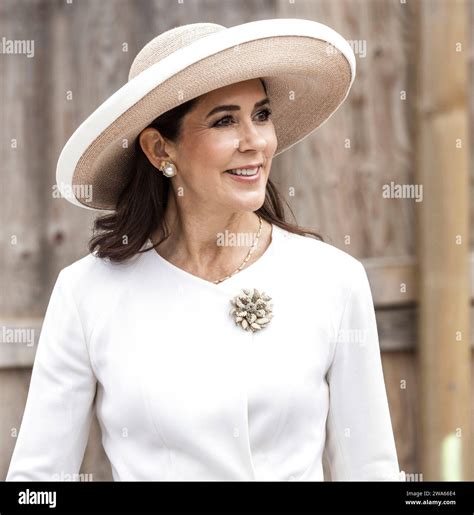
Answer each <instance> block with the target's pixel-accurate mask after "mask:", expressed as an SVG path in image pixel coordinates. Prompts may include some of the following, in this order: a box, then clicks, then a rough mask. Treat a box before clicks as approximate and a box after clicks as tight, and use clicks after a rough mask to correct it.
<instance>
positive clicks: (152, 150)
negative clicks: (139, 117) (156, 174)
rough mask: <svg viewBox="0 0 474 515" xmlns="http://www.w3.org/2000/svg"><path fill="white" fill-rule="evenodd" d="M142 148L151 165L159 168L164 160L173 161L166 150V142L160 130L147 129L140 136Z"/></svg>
mask: <svg viewBox="0 0 474 515" xmlns="http://www.w3.org/2000/svg"><path fill="white" fill-rule="evenodd" d="M138 139H139V143H140V146H141V148H142V150H143V152H144V154H145V155H146V156H147V158H148V160H149V161H150V163H151V164H152V165H153V166H154V167H155V168H158V167H159V166H160V163H161V161H162V160H164V159H165V160H166V159H171V157H170V156H169V155H168V153H167V152H166V150H165V147H166V142H165V140H164V138H163V136H161V134H160V132H159V131H158V129H155V128H153V127H147V128H146V129H143V130H142V132H140V134H139V135H138Z"/></svg>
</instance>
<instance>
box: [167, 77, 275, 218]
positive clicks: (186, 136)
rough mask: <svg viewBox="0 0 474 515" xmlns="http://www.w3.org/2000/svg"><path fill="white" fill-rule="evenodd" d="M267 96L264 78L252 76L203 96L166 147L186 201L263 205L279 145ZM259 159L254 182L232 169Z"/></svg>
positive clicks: (241, 207) (244, 207)
mask: <svg viewBox="0 0 474 515" xmlns="http://www.w3.org/2000/svg"><path fill="white" fill-rule="evenodd" d="M265 98H266V95H265V90H264V89H263V85H262V83H261V81H260V79H251V80H247V81H244V82H239V83H236V84H231V85H229V86H225V87H223V88H219V89H217V90H214V91H212V92H210V93H207V94H206V95H203V96H202V97H200V98H199V102H198V103H197V104H196V105H195V106H194V108H193V109H192V110H191V111H190V112H188V113H187V114H186V116H185V117H184V118H183V121H182V129H181V139H180V141H179V142H178V143H177V144H176V145H174V144H171V145H170V143H169V142H166V146H165V150H166V151H167V153H168V154H169V156H170V158H171V160H172V161H173V162H174V163H175V164H176V166H177V170H178V173H177V175H176V176H175V177H173V178H172V179H171V180H172V181H173V187H174V189H175V191H177V188H180V187H182V188H183V189H182V197H183V200H189V201H191V202H192V203H193V206H196V205H203V206H207V207H212V208H214V209H215V208H216V207H218V208H221V209H225V210H227V211H255V210H257V209H259V208H260V207H261V206H262V204H263V202H264V200H265V187H266V183H267V180H268V177H269V174H270V167H271V161H272V157H273V155H274V153H275V151H276V148H277V138H276V134H275V128H274V126H273V122H272V119H271V114H269V111H270V109H271V107H270V105H269V104H268V102H262V101H264V99H265ZM256 104H257V107H256ZM222 106H227V107H226V108H221V107H222ZM228 106H235V108H229V107H228ZM259 163H262V166H261V167H260V170H259V174H258V176H257V177H255V178H253V179H252V180H248V179H247V180H236V178H235V177H234V176H232V175H230V174H229V173H226V170H229V169H235V168H244V167H245V166H248V165H252V166H253V165H255V164H259Z"/></svg>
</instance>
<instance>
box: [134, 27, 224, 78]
mask: <svg viewBox="0 0 474 515" xmlns="http://www.w3.org/2000/svg"><path fill="white" fill-rule="evenodd" d="M225 28H226V27H224V26H223V25H218V24H216V23H190V24H188V25H182V26H179V27H175V28H173V29H170V30H167V31H165V32H163V33H161V34H159V35H158V36H156V37H155V38H153V39H152V40H151V41H149V42H148V43H147V44H146V45H145V46H144V47H143V48H142V49H141V50H140V51H139V52H138V54H137V55H136V56H135V59H134V60H133V62H132V66H131V67H130V71H129V74H128V80H129V81H130V80H132V79H133V78H134V77H136V76H137V75H138V74H139V73H141V72H143V71H144V70H146V69H147V68H149V67H150V66H152V65H153V64H155V63H157V62H159V61H161V60H162V59H164V58H165V57H167V56H169V55H170V54H172V53H173V52H176V50H179V49H180V48H183V47H186V46H188V45H190V44H192V43H194V41H197V40H198V39H201V38H203V37H205V36H208V35H209V34H213V33H214V32H219V31H221V30H224V29H225Z"/></svg>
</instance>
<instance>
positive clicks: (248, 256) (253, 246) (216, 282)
mask: <svg viewBox="0 0 474 515" xmlns="http://www.w3.org/2000/svg"><path fill="white" fill-rule="evenodd" d="M257 216H258V219H259V221H260V225H259V228H258V232H257V238H256V239H255V242H254V243H253V245H252V246H251V247H250V250H249V253H248V254H247V257H246V258H245V259H244V261H243V263H242V264H241V265H240V266H239V268H237V270H235V271H234V272H232V273H231V274H229V275H226V276H225V277H224V278H223V279H217V280H216V281H213V283H214V284H219V283H221V282H222V281H225V280H226V279H229V277H232V276H233V275H235V274H236V273H237V272H240V271H241V270H242V267H243V266H244V265H245V263H247V261H248V260H249V259H250V256H251V255H252V254H253V251H254V250H255V248H256V247H257V244H258V240H259V239H260V234H261V232H262V217H261V216H260V215H258V214H257Z"/></svg>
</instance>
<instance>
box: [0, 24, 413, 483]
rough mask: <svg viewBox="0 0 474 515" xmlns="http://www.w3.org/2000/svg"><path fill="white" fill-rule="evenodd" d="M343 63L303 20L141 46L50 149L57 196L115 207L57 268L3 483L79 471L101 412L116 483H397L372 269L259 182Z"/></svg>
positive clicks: (325, 34) (339, 93) (301, 130)
mask: <svg viewBox="0 0 474 515" xmlns="http://www.w3.org/2000/svg"><path fill="white" fill-rule="evenodd" d="M354 77H355V58H354V55H353V53H352V50H351V48H350V46H349V45H348V43H347V42H346V41H345V40H344V39H343V38H342V37H341V36H340V35H339V34H337V33H336V32H334V31H333V30H332V29H330V28H329V27H326V26H324V25H321V24H319V23H316V22H312V21H309V20H299V19H277V20H262V21H256V22H251V23H246V24H243V25H239V26H235V27H232V28H230V29H226V28H224V27H222V26H220V25H215V24H210V23H198V24H191V25H186V26H181V27H177V28H174V29H172V30H169V31H167V32H164V33H163V34H161V35H159V36H158V37H156V38H155V39H153V40H152V41H150V42H149V43H148V44H147V45H146V46H145V47H144V48H143V49H142V50H141V51H140V52H139V54H138V55H137V56H136V58H135V60H134V62H133V64H132V67H131V70H130V75H129V81H128V83H127V84H126V85H125V86H123V87H122V88H121V89H120V90H119V91H117V92H116V93H115V94H114V95H112V97H110V98H109V99H108V100H107V101H106V102H105V103H104V104H102V106H100V107H99V108H98V109H97V110H96V111H95V112H94V113H93V114H92V115H91V116H90V117H89V118H88V119H87V120H86V121H85V122H84V123H83V124H82V125H81V126H80V127H79V128H78V129H77V131H76V132H75V133H74V134H73V136H72V137H71V138H70V140H69V141H68V143H67V144H66V146H65V148H64V149H63V152H62V153H61V156H60V158H59V162H58V172H57V179H58V186H59V187H60V189H61V191H62V193H63V195H64V196H65V197H66V198H68V200H69V201H70V202H72V203H73V204H75V205H78V206H80V207H84V208H86V209H95V210H111V211H112V213H110V214H108V215H105V216H104V217H102V218H99V219H98V220H96V226H95V228H96V229H97V230H98V232H99V234H97V235H96V236H95V237H94V238H92V240H91V242H90V250H91V253H90V254H89V255H87V256H85V257H84V258H82V259H79V260H78V261H76V262H75V263H73V264H71V265H70V266H68V267H66V268H64V269H63V270H61V271H60V273H59V276H58V279H57V281H56V284H55V287H54V290H53V292H52V295H51V299H50V303H49V305H48V309H47V312H46V316H45V319H44V323H43V328H42V333H41V336H40V342H39V347H38V350H37V355H36V359H35V363H34V368H33V373H32V379H31V384H30V390H29V395H28V400H27V405H26V408H25V414H24V417H23V421H22V425H21V428H20V433H19V437H18V441H17V444H16V447H15V450H14V454H13V457H12V461H11V464H10V469H9V472H8V477H7V479H9V480H47V479H62V478H63V477H64V475H73V474H77V472H78V471H79V469H80V465H81V461H82V458H83V454H84V449H85V445H86V443H87V438H88V432H89V427H90V422H91V417H92V413H93V410H94V409H95V410H96V413H97V416H98V420H99V423H100V426H101V429H102V443H103V446H104V449H105V451H106V453H107V456H108V458H109V460H110V463H111V466H112V473H113V477H114V479H115V480H170V479H171V480H249V479H253V480H323V479H325V478H330V479H332V480H399V479H400V478H403V477H404V476H403V474H404V473H403V471H402V472H400V471H399V467H398V461H397V455H396V448H395V442H394V437H393V432H392V427H391V421H390V413H389V408H388V403H387V397H386V392H385V386H384V380H383V373H382V366H381V359H380V351H379V345H378V337H377V328H376V321H375V314H374V309H373V303H372V297H371V292H370V287H369V283H368V280H367V276H366V273H365V270H364V268H363V266H362V264H361V263H360V262H359V261H358V260H357V259H355V258H353V257H351V256H350V255H349V254H347V253H345V252H343V251H341V250H339V249H337V248H336V247H333V246H331V245H329V244H326V243H324V242H323V241H320V240H319V239H315V238H311V237H308V236H307V234H313V235H315V236H317V234H314V233H311V231H306V230H302V229H300V228H298V227H295V226H292V225H290V224H288V223H287V222H285V220H284V214H283V206H282V202H281V199H280V196H279V194H278V191H277V190H276V188H275V186H274V185H273V184H272V182H271V181H270V178H269V176H270V170H271V163H272V159H273V158H274V157H275V156H276V155H278V154H279V153H281V152H283V151H284V150H287V149H288V148H289V147H291V146H292V145H293V144H295V143H296V142H298V141H300V140H302V139H303V138H304V137H306V136H308V135H309V134H311V133H312V132H314V130H315V129H317V128H318V127H319V126H320V125H321V124H322V123H324V121H326V120H327V119H328V118H329V117H330V116H331V115H332V114H333V113H334V112H335V110H336V109H337V108H338V107H339V105H341V103H342V102H343V100H344V99H345V98H346V96H347V94H348V92H349V89H350V87H351V85H352V82H353V80H354ZM158 170H161V172H162V173H161V174H160V173H159V172H158ZM288 172H289V173H290V172H291V170H289V171H288ZM87 187H90V188H91V191H92V196H89V197H87V198H84V197H85V195H82V193H83V192H84V191H86V190H87ZM69 191H72V192H73V195H68V194H67V192H69ZM254 236H255V237H254Z"/></svg>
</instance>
